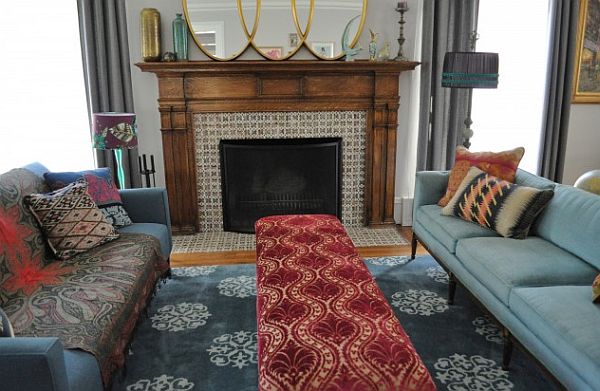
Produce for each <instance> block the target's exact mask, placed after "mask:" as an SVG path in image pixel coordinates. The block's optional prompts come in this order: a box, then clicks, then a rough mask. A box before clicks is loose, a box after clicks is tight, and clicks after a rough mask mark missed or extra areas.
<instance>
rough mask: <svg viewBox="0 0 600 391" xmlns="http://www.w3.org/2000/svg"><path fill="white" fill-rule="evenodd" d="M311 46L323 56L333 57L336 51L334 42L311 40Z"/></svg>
mask: <svg viewBox="0 0 600 391" xmlns="http://www.w3.org/2000/svg"><path fill="white" fill-rule="evenodd" d="M310 47H311V49H312V50H313V51H314V52H315V53H317V54H318V55H319V56H321V57H326V58H332V57H333V54H334V53H335V51H334V49H335V44H334V43H333V42H311V44H310Z"/></svg>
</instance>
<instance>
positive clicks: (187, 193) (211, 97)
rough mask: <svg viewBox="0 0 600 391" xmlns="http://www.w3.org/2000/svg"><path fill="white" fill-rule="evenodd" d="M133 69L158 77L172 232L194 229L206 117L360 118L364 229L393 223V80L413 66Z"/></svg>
mask: <svg viewBox="0 0 600 391" xmlns="http://www.w3.org/2000/svg"><path fill="white" fill-rule="evenodd" d="M136 65H137V66H138V67H139V68H140V69H141V70H142V71H144V72H153V73H155V74H156V75H157V77H158V91H159V99H158V109H159V111H160V118H161V124H160V126H161V133H162V142H163V153H164V163H165V178H166V184H167V191H168V193H169V203H170V209H171V219H172V224H173V233H175V234H178V233H181V234H184V233H192V232H195V231H197V230H198V197H197V193H196V169H195V166H196V162H195V145H194V128H193V121H192V117H193V114H194V113H204V112H249V111H330V110H340V111H344V110H364V111H366V112H367V129H365V131H366V132H367V151H366V164H365V169H366V172H365V223H366V224H368V225H370V226H378V225H386V224H393V223H394V190H395V189H394V186H395V183H394V181H395V170H396V132H397V127H398V107H399V80H398V79H399V76H400V74H401V73H402V72H403V71H408V70H413V69H414V68H415V67H416V66H417V65H418V63H417V62H408V61H386V62H370V61H354V62H345V61H231V62H218V61H189V62H170V63H168V62H164V63H161V62H158V63H139V64H136ZM200 207H201V206H200Z"/></svg>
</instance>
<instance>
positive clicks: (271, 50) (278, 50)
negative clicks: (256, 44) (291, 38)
mask: <svg viewBox="0 0 600 391" xmlns="http://www.w3.org/2000/svg"><path fill="white" fill-rule="evenodd" d="M259 49H260V50H261V52H262V53H263V55H265V56H267V57H268V58H270V59H272V60H279V59H280V58H282V57H283V47H281V46H261V47H260V48H259Z"/></svg>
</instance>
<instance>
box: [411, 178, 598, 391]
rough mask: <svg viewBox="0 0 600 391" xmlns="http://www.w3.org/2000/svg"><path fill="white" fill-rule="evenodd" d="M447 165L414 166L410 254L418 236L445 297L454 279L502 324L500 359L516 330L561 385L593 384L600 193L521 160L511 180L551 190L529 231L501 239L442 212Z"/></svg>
mask: <svg viewBox="0 0 600 391" xmlns="http://www.w3.org/2000/svg"><path fill="white" fill-rule="evenodd" d="M448 175H449V173H448V172H439V171H424V172H418V173H417V176H416V185H415V198H414V209H413V243H412V247H413V258H414V253H415V250H416V246H417V242H420V243H422V244H423V245H424V247H425V248H427V250H428V251H429V252H430V253H431V254H432V255H433V256H434V257H435V258H436V259H437V261H438V262H439V263H440V265H442V266H443V267H444V268H445V269H446V270H447V271H448V273H449V275H450V281H451V282H450V285H449V297H448V302H449V304H452V303H453V300H454V291H455V289H456V286H457V283H458V284H459V285H461V286H463V287H464V288H466V289H467V290H468V291H469V292H470V293H471V294H472V295H473V296H474V297H475V299H476V300H478V301H479V302H480V303H481V304H482V305H483V306H485V308H486V309H487V310H488V311H489V312H490V313H491V315H493V316H494V317H495V318H496V320H497V321H498V322H499V323H500V324H501V325H502V327H503V331H504V333H503V335H504V340H505V342H504V343H505V345H504V357H503V367H504V368H508V365H509V360H510V354H511V351H512V342H513V341H514V340H516V341H518V342H519V343H520V344H521V345H522V346H523V347H524V348H525V349H526V350H527V351H528V352H530V353H531V354H532V355H533V356H534V357H535V358H536V359H537V361H539V363H541V364H542V365H543V366H544V367H545V368H546V369H547V370H548V371H549V372H550V374H551V375H552V376H553V377H554V378H555V380H558V382H560V383H561V384H562V385H563V386H564V387H566V388H567V389H569V390H600V304H593V303H592V300H591V294H592V290H591V285H592V282H593V280H594V278H595V277H596V276H597V275H598V274H599V273H600V271H599V269H600V197H599V196H597V195H594V194H591V193H586V192H584V191H581V190H578V189H575V188H573V187H570V186H565V185H560V184H556V183H554V182H551V181H549V180H546V179H544V178H541V177H538V176H535V175H533V174H530V173H528V172H525V171H522V170H519V171H518V172H517V176H516V180H515V182H516V183H517V184H521V185H525V186H530V187H536V188H553V189H554V192H555V194H554V197H553V198H552V200H551V201H550V203H549V204H548V206H547V207H546V208H545V209H544V211H543V212H542V214H541V215H540V216H539V217H538V219H537V220H536V222H535V224H534V226H533V228H532V231H531V232H530V235H529V237H528V238H527V239H524V240H517V239H506V238H503V237H501V236H499V235H497V234H496V232H494V231H491V230H488V229H486V228H483V227H480V226H478V225H476V224H473V223H469V222H466V221H464V220H461V219H459V218H457V217H452V216H442V214H441V208H440V207H439V206H438V205H437V202H438V200H439V199H440V198H441V197H442V195H444V193H445V191H446V187H447V183H448ZM456 337H457V338H459V337H458V336H456Z"/></svg>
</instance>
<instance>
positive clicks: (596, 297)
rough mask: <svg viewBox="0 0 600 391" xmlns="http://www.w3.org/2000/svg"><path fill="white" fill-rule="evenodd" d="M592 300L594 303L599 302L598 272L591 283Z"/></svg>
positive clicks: (599, 283)
mask: <svg viewBox="0 0 600 391" xmlns="http://www.w3.org/2000/svg"><path fill="white" fill-rule="evenodd" d="M592 301H593V302H594V303H600V274H598V276H597V277H596V279H595V280H594V283H593V284H592Z"/></svg>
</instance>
